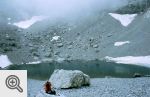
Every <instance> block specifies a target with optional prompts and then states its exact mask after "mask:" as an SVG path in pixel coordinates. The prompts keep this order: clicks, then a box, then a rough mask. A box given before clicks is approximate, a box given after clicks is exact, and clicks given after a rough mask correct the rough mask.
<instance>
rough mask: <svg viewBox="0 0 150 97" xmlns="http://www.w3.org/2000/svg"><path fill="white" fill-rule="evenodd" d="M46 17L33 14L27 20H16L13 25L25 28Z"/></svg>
mask: <svg viewBox="0 0 150 97" xmlns="http://www.w3.org/2000/svg"><path fill="white" fill-rule="evenodd" d="M46 18H47V17H46V16H33V17H32V18H31V19H29V20H25V21H20V22H17V23H13V25H15V26H18V27H19V28H23V29H27V28H28V27H30V26H31V25H33V24H34V23H36V22H38V21H42V20H44V19H46Z"/></svg>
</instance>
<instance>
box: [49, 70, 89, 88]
mask: <svg viewBox="0 0 150 97" xmlns="http://www.w3.org/2000/svg"><path fill="white" fill-rule="evenodd" d="M49 81H50V82H51V83H52V85H53V87H54V88H58V89H60V88H64V89H65V88H78V87H81V86H87V85H90V77H89V76H88V75H86V74H84V73H83V72H82V71H79V70H63V69H61V70H55V71H54V72H53V74H52V75H51V77H50V79H49Z"/></svg>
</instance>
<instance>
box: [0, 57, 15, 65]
mask: <svg viewBox="0 0 150 97" xmlns="http://www.w3.org/2000/svg"><path fill="white" fill-rule="evenodd" d="M9 65H12V63H11V61H10V60H9V59H8V56H7V55H0V67H2V68H4V67H7V66H9Z"/></svg>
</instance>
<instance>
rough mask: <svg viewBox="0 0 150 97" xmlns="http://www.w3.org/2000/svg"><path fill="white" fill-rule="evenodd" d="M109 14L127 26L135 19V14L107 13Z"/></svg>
mask: <svg viewBox="0 0 150 97" xmlns="http://www.w3.org/2000/svg"><path fill="white" fill-rule="evenodd" d="M109 15H110V16H112V17H113V18H115V19H116V20H118V21H119V22H120V23H121V24H122V25H123V26H125V27H127V26H128V25H129V24H130V23H132V21H133V20H134V19H135V17H136V16H137V14H116V13H109Z"/></svg>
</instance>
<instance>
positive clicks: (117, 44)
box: [114, 41, 130, 46]
mask: <svg viewBox="0 0 150 97" xmlns="http://www.w3.org/2000/svg"><path fill="white" fill-rule="evenodd" d="M129 43H130V41H119V42H115V43H114V46H122V45H125V44H129Z"/></svg>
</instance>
